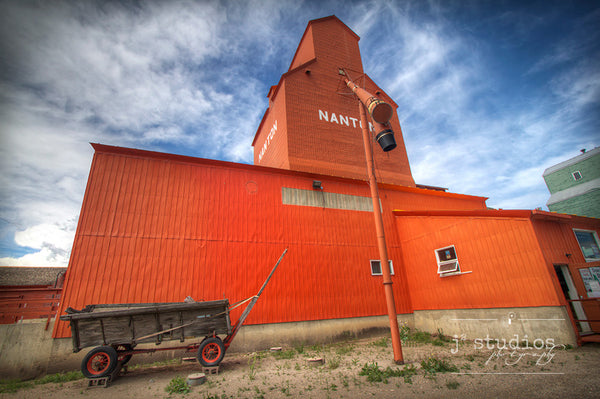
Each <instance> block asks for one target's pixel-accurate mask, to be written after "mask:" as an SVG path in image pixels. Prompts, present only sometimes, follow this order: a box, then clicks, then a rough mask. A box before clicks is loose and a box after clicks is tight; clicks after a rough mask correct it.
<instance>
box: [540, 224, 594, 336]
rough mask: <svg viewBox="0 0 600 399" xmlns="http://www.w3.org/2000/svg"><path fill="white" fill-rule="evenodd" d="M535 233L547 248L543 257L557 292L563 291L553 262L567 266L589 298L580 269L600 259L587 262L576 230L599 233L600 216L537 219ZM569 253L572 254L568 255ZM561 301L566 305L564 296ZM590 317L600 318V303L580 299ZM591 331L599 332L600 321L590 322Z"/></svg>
mask: <svg viewBox="0 0 600 399" xmlns="http://www.w3.org/2000/svg"><path fill="white" fill-rule="evenodd" d="M534 227H535V232H536V234H537V236H538V237H539V241H540V244H541V246H542V248H543V251H544V257H545V259H546V263H547V266H548V270H549V273H550V274H551V276H552V279H553V282H554V286H555V287H556V290H557V292H562V291H561V288H560V284H559V282H558V279H557V278H556V276H555V272H554V266H553V265H561V264H563V265H567V266H568V267H569V272H570V273H571V277H572V279H573V283H574V284H575V288H576V289H577V293H578V294H579V296H580V297H581V298H583V299H587V298H588V295H587V291H586V289H585V285H584V283H583V280H582V278H581V274H580V272H579V269H582V268H588V267H592V266H599V265H600V262H586V261H585V258H584V256H583V253H582V252H581V248H580V247H579V243H578V242H577V239H576V238H575V233H574V232H573V229H581V230H590V231H595V232H596V234H600V219H593V218H589V219H585V220H584V219H582V218H577V217H573V218H571V220H569V221H568V222H566V221H565V222H562V223H553V222H550V221H545V220H535V221H534ZM566 254H570V256H569V257H567V256H566ZM560 299H561V302H562V303H563V304H565V305H566V300H565V298H564V296H562V295H561V296H560ZM581 304H582V306H583V308H584V311H585V313H586V316H587V318H588V320H600V305H599V304H598V302H595V301H593V302H589V301H583V302H581ZM591 327H592V330H593V331H595V332H599V331H600V323H591Z"/></svg>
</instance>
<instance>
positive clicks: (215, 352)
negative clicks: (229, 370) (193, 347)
mask: <svg viewBox="0 0 600 399" xmlns="http://www.w3.org/2000/svg"><path fill="white" fill-rule="evenodd" d="M223 356H225V346H224V345H223V341H221V338H219V337H211V338H206V339H205V340H204V341H202V343H201V344H200V347H199V348H198V361H199V362H200V364H202V365H203V366H205V367H212V366H217V365H218V364H219V363H221V360H223Z"/></svg>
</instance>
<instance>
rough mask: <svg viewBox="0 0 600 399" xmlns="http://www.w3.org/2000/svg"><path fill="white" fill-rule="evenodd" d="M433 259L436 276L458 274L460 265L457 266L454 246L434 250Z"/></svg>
mask: <svg viewBox="0 0 600 399" xmlns="http://www.w3.org/2000/svg"><path fill="white" fill-rule="evenodd" d="M435 258H436V260H437V265H438V274H440V275H446V274H448V273H452V274H455V273H456V274H458V273H460V265H459V264H458V257H457V256H456V248H454V245H450V246H449V247H444V248H439V249H436V250H435Z"/></svg>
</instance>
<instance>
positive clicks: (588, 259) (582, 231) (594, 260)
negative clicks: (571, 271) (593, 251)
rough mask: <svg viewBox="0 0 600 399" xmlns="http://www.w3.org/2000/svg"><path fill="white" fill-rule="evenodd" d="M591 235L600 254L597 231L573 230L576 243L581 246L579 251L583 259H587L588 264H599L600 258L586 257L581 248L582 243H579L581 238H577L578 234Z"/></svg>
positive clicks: (599, 240)
mask: <svg viewBox="0 0 600 399" xmlns="http://www.w3.org/2000/svg"><path fill="white" fill-rule="evenodd" d="M578 232H579V233H589V234H591V236H592V239H593V240H594V242H595V244H596V248H597V249H598V251H599V252H600V239H598V233H597V232H596V231H595V230H586V229H573V235H574V236H575V241H577V245H578V246H579V250H580V251H581V254H582V255H583V258H584V259H585V261H586V262H598V261H600V257H598V258H588V257H586V256H585V252H583V248H582V247H581V243H580V242H579V238H578V237H577V233H578Z"/></svg>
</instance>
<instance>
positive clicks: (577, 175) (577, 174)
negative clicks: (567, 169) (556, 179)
mask: <svg viewBox="0 0 600 399" xmlns="http://www.w3.org/2000/svg"><path fill="white" fill-rule="evenodd" d="M571 174H572V175H573V179H575V181H577V180H581V179H583V176H582V175H581V172H580V171H578V170H576V171H575V172H573V173H571Z"/></svg>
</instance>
